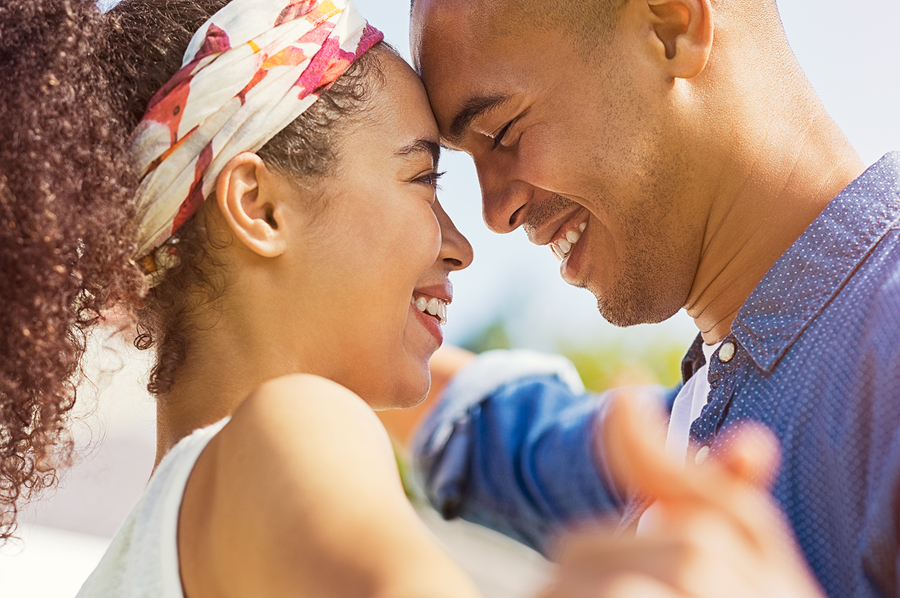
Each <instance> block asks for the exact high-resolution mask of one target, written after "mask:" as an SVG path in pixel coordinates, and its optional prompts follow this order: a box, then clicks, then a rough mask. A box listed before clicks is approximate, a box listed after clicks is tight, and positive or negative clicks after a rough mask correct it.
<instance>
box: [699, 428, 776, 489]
mask: <svg viewBox="0 0 900 598" xmlns="http://www.w3.org/2000/svg"><path fill="white" fill-rule="evenodd" d="M724 438H725V440H724V441H723V442H721V443H717V446H716V451H715V452H716V460H717V461H718V462H719V464H720V465H721V466H722V467H724V468H725V469H726V470H727V471H728V472H729V473H731V474H732V475H733V476H734V477H735V478H738V479H739V480H742V481H743V482H745V483H747V484H750V485H751V486H755V487H756V488H757V489H759V490H761V491H764V492H766V491H768V490H770V489H771V487H772V484H773V483H774V482H775V476H776V475H777V474H778V469H779V467H780V464H781V451H780V449H779V444H778V439H777V438H776V437H775V434H774V433H773V432H772V431H771V430H769V429H768V428H767V427H765V426H763V425H762V424H758V423H742V424H738V425H737V426H735V427H734V428H732V429H731V430H729V432H728V434H727V435H726V436H725V437H724Z"/></svg>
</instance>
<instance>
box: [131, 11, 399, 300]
mask: <svg viewBox="0 0 900 598" xmlns="http://www.w3.org/2000/svg"><path fill="white" fill-rule="evenodd" d="M383 37H384V36H383V35H382V33H381V32H380V31H378V30H377V29H375V28H373V27H371V26H370V25H369V24H368V23H366V21H365V20H364V19H363V18H362V16H361V15H360V14H359V13H358V12H357V11H356V8H355V7H354V6H353V5H352V4H351V2H350V0H301V1H295V2H291V1H290V0H233V1H232V2H230V3H229V4H228V5H227V6H225V7H224V8H223V9H222V10H220V11H219V12H217V13H216V14H215V15H213V17H212V18H211V19H210V20H209V21H207V22H206V23H205V24H204V25H203V27H201V28H200V30H199V31H197V33H195V34H194V37H193V39H192V40H191V43H190V45H189V46H188V49H187V51H186V52H185V55H184V61H183V63H182V68H181V69H180V70H179V71H178V72H177V73H175V75H174V76H173V77H172V78H171V79H170V80H169V82H168V83H166V84H165V85H164V86H163V88H162V89H160V90H159V91H158V92H157V93H156V95H154V96H153V99H151V100H150V104H149V105H148V107H147V112H146V114H145V115H144V118H143V119H142V120H141V122H140V124H139V125H138V127H137V129H136V131H135V133H134V142H133V145H132V152H133V154H134V156H135V159H136V161H137V167H138V169H139V170H138V172H139V173H140V174H141V177H142V179H141V185H140V188H139V189H138V198H137V200H138V210H137V216H136V217H135V223H136V228H137V238H138V250H137V257H139V258H143V259H141V265H142V266H143V267H144V269H145V270H146V271H147V272H150V273H151V275H153V273H154V272H155V273H156V274H161V272H157V271H158V270H159V268H160V267H161V266H163V264H159V263H158V262H157V261H155V260H154V258H153V252H154V251H155V250H156V249H157V248H158V247H159V246H160V245H162V244H163V243H164V242H165V241H166V240H167V239H168V238H169V237H171V236H172V234H173V233H175V231H176V230H178V228H179V227H180V226H181V225H182V224H183V223H184V222H185V221H186V220H187V219H188V218H190V217H191V215H192V214H193V213H194V212H195V211H196V210H197V208H198V207H199V206H200V204H201V203H203V200H204V198H206V197H207V196H208V195H209V194H210V193H211V192H212V190H213V189H214V187H215V184H216V178H217V177H218V175H219V172H221V170H222V168H223V167H224V166H225V164H227V163H228V161H229V160H231V159H232V158H234V157H235V156H237V155H238V154H240V153H241V152H247V151H249V152H255V151H257V150H259V149H260V148H262V147H263V146H264V145H265V144H266V142H268V141H269V140H270V139H271V138H272V137H274V136H275V135H276V134H277V133H278V132H279V131H281V130H282V129H283V128H284V127H286V126H287V125H288V124H290V123H291V122H292V121H293V120H295V119H296V118H297V117H298V116H300V115H301V114H303V112H304V111H306V109H307V108H309V107H310V106H311V105H312V104H313V103H314V102H315V101H316V100H317V99H318V98H319V94H320V93H322V92H323V91H324V90H326V89H327V88H328V86H329V85H331V84H332V83H333V82H334V81H335V80H336V79H337V78H338V77H340V76H341V75H342V74H343V73H344V72H345V71H346V70H347V68H348V67H349V66H350V65H351V64H352V63H353V61H354V60H356V59H357V58H359V57H360V56H361V55H362V54H363V53H365V52H366V50H368V49H369V48H371V47H372V46H373V45H375V44H376V43H378V42H380V41H381V40H382V39H383ZM151 284H152V283H151Z"/></svg>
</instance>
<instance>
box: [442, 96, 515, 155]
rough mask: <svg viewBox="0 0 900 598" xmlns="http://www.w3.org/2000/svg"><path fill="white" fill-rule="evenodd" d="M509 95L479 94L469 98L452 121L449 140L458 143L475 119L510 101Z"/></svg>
mask: <svg viewBox="0 0 900 598" xmlns="http://www.w3.org/2000/svg"><path fill="white" fill-rule="evenodd" d="M509 98H510V97H509V96H508V95H496V96H478V97H474V98H469V99H468V100H467V101H466V103H465V104H463V107H462V108H460V110H459V112H457V113H456V116H455V117H454V118H453V121H452V122H451V123H450V132H449V136H448V140H449V141H450V142H451V143H458V142H459V141H460V139H462V136H463V133H464V132H465V130H466V127H468V126H469V125H470V124H471V123H472V121H473V120H475V119H476V118H478V117H479V116H481V115H482V114H484V113H485V112H490V111H491V110H493V109H495V108H497V107H499V106H501V105H503V104H504V103H506V102H508V101H509Z"/></svg>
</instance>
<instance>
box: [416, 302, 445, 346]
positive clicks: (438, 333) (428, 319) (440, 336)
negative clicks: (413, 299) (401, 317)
mask: <svg viewBox="0 0 900 598" xmlns="http://www.w3.org/2000/svg"><path fill="white" fill-rule="evenodd" d="M409 309H410V310H411V311H412V312H413V314H414V315H415V318H416V319H417V320H418V321H419V323H420V324H422V326H423V327H424V328H425V330H427V331H428V332H429V333H430V334H431V336H433V337H434V339H435V340H436V341H437V344H438V346H440V345H442V344H443V342H444V330H443V329H442V328H441V323H440V321H439V320H438V319H437V317H435V316H432V315H430V314H427V313H425V312H424V311H419V310H418V309H417V308H416V306H415V304H413V303H410V306H409Z"/></svg>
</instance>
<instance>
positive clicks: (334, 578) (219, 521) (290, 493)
mask: <svg viewBox="0 0 900 598" xmlns="http://www.w3.org/2000/svg"><path fill="white" fill-rule="evenodd" d="M179 526H180V527H179V551H180V560H181V565H182V577H183V580H184V583H185V587H186V589H187V590H188V591H187V594H188V595H190V596H192V598H203V596H205V595H210V596H212V595H223V596H224V595H230V594H232V593H234V594H235V595H254V594H258V593H259V591H260V590H262V589H265V590H266V591H270V590H271V591H270V592H269V593H270V594H271V595H276V594H280V592H278V591H276V590H277V589H278V588H280V589H281V590H284V589H285V588H291V589H292V590H293V591H291V592H288V593H291V594H293V593H297V592H298V591H299V594H301V595H315V596H366V595H376V594H377V593H378V592H377V591H376V590H377V589H378V588H382V589H383V588H384V587H385V586H386V585H392V584H396V583H400V582H402V583H406V581H408V580H407V578H408V577H409V575H410V573H409V570H408V567H409V564H410V561H411V560H412V561H417V560H419V559H425V561H424V562H423V563H422V564H421V569H422V570H431V572H432V573H434V574H435V575H437V576H438V577H442V576H449V578H456V577H457V575H456V573H455V572H454V568H453V567H452V565H449V564H448V563H447V562H446V558H445V557H443V555H442V554H441V553H440V551H439V550H437V549H436V547H433V546H432V545H431V540H430V539H429V537H428V535H427V533H425V532H424V530H423V529H422V527H421V524H420V522H419V521H418V519H417V517H416V515H415V512H414V510H413V509H412V508H411V506H410V505H409V502H408V501H407V500H406V497H405V494H404V492H403V488H402V485H401V483H400V478H399V473H398V471H397V465H396V461H395V459H394V455H393V451H392V448H391V444H390V440H389V438H388V436H387V433H386V432H385V431H384V428H383V427H382V426H381V424H380V422H379V421H378V419H377V418H376V416H375V414H374V413H373V412H372V410H371V409H370V408H369V407H368V405H366V403H365V402H364V401H363V400H362V399H360V398H359V397H358V396H357V395H355V394H354V393H352V392H350V391H349V390H347V389H346V388H343V387H341V386H340V385H337V384H335V383H334V382H331V381H328V380H326V379H323V378H319V377H316V376H307V375H296V376H287V377H284V378H279V379H277V380H272V381H271V382H268V383H266V384H264V385H263V386H261V387H260V388H259V389H258V390H257V391H256V392H254V393H253V394H252V395H251V396H250V397H248V398H247V399H246V401H245V402H244V403H243V404H242V405H241V406H240V408H238V409H237V410H236V411H235V413H234V415H233V417H232V420H231V421H230V422H229V423H228V425H226V426H225V427H224V428H223V429H222V431H221V432H220V433H219V434H218V435H217V437H216V438H215V439H214V440H213V441H212V442H211V443H210V445H209V447H208V448H207V450H206V451H205V452H204V454H203V455H202V456H201V458H200V460H199V461H198V462H197V465H196V467H195V469H194V472H193V474H192V476H191V480H190V482H189V483H188V487H187V489H186V492H185V497H184V501H183V503H182V513H181V517H180V523H179ZM435 567H437V570H435V569H434V568H435ZM223 572H224V573H223ZM417 576H418V574H417ZM226 580H227V581H226ZM457 581H458V580H457ZM272 584H274V586H273V585H272ZM416 584H418V582H416ZM414 585H415V584H414ZM451 585H453V584H451ZM239 590H241V591H244V593H243V594H242V593H241V591H239ZM420 595H422V594H420ZM424 595H427V594H424ZM460 595H466V594H460Z"/></svg>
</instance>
